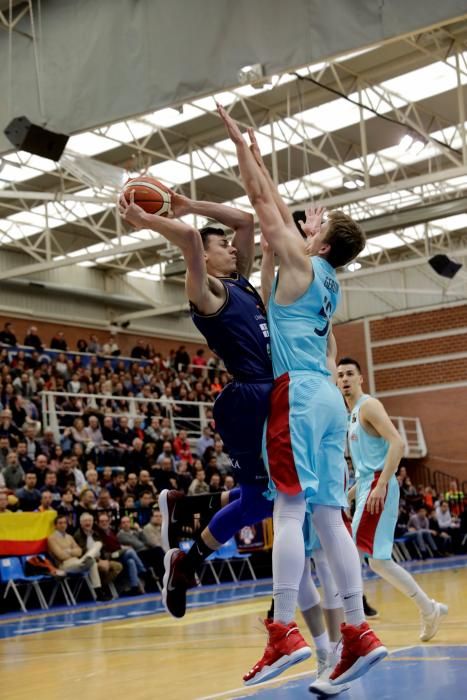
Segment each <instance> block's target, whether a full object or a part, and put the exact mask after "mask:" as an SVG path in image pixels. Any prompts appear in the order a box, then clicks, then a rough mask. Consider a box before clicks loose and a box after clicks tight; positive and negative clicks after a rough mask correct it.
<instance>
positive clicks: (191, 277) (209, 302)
mask: <svg viewBox="0 0 467 700" xmlns="http://www.w3.org/2000/svg"><path fill="white" fill-rule="evenodd" d="M118 210H119V213H120V216H121V217H122V219H123V220H124V221H126V222H128V223H129V224H131V226H133V227H134V228H136V229H142V228H147V229H150V230H152V231H155V232H156V233H160V234H161V236H163V237H164V238H166V239H167V240H168V241H170V242H171V243H173V244H174V245H176V246H177V247H178V248H180V250H181V251H182V254H183V257H184V259H185V263H186V268H187V274H186V290H187V296H188V299H189V300H190V301H192V302H193V303H194V304H195V305H196V306H197V307H198V308H199V309H202V310H203V312H204V313H211V312H212V311H211V309H212V307H213V306H216V304H217V300H216V295H215V293H213V290H212V289H211V286H210V283H209V278H208V274H207V271H206V262H205V258H204V248H203V243H202V240H201V236H200V233H199V231H198V230H197V229H195V228H194V227H193V226H189V225H188V224H186V223H184V222H183V221H174V220H173V219H168V218H166V217H163V216H158V215H157V214H148V213H147V212H145V211H144V210H143V209H142V208H141V207H140V206H138V205H137V204H135V202H134V192H133V191H132V192H130V199H129V201H127V200H126V199H125V197H124V196H123V195H122V196H121V197H120V199H119V201H118ZM220 287H222V285H220ZM214 291H215V290H214ZM214 310H215V309H214Z"/></svg>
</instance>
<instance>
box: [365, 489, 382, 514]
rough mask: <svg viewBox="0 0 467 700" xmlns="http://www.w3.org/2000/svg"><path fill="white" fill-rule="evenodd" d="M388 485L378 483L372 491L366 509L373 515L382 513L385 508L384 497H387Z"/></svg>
mask: <svg viewBox="0 0 467 700" xmlns="http://www.w3.org/2000/svg"><path fill="white" fill-rule="evenodd" d="M386 492H387V486H386V485H385V484H379V483H377V484H376V486H375V488H374V489H373V490H372V491H371V493H370V495H369V496H368V500H367V502H366V509H367V511H368V512H369V513H370V514H371V515H375V514H376V515H377V514H378V513H381V512H382V511H383V508H384V499H385V498H386Z"/></svg>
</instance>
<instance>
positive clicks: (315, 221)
mask: <svg viewBox="0 0 467 700" xmlns="http://www.w3.org/2000/svg"><path fill="white" fill-rule="evenodd" d="M326 213H327V210H326V208H325V207H308V208H307V209H305V216H306V220H305V221H300V223H301V225H302V229H303V232H304V233H305V235H306V236H310V235H312V234H314V233H318V232H319V230H320V229H321V224H322V223H323V217H324V215H325V214H326Z"/></svg>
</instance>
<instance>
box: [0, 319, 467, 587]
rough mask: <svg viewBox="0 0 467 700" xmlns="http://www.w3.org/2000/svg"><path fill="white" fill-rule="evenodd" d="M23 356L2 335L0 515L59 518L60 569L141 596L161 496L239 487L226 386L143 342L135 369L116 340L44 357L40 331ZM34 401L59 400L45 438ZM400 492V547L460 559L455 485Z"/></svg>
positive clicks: (150, 567)
mask: <svg viewBox="0 0 467 700" xmlns="http://www.w3.org/2000/svg"><path fill="white" fill-rule="evenodd" d="M24 345H27V346H28V348H26V349H24V348H22V349H20V348H18V347H17V338H16V336H15V332H14V327H13V325H12V324H11V323H6V324H5V325H4V329H3V331H1V332H0V347H1V348H2V349H1V350H0V514H1V513H3V512H5V511H7V510H8V511H13V512H15V511H39V512H43V511H49V510H52V511H55V512H56V513H57V516H61V518H60V519H59V520H58V521H57V524H56V531H55V533H54V536H53V540H52V541H51V544H50V553H51V556H52V557H53V559H54V562H55V564H56V566H57V568H58V569H60V568H63V570H69V571H71V570H72V569H73V567H74V569H76V570H81V569H82V568H83V567H85V568H87V569H89V574H90V576H91V575H92V576H91V578H92V581H93V585H94V587H95V589H96V591H97V593H96V595H97V596H98V597H99V596H102V595H104V596H105V595H107V592H106V586H107V585H108V584H109V583H111V582H112V581H113V579H114V578H115V577H118V576H121V575H123V576H125V577H126V580H127V581H128V583H129V588H128V591H129V592H130V593H131V594H137V593H138V592H140V591H141V590H142V579H143V581H144V580H146V586H147V582H148V580H149V582H150V576H152V575H154V576H155V578H156V579H157V578H160V577H161V575H162V550H161V549H160V522H159V519H160V514H159V513H158V510H157V504H158V495H159V493H160V492H161V491H162V490H163V489H165V488H175V489H179V490H180V491H182V492H184V493H186V494H189V495H198V494H204V493H210V492H212V493H214V492H218V491H221V490H230V489H232V488H234V486H235V478H234V473H233V471H232V465H231V461H230V459H229V456H228V454H226V452H225V450H224V446H223V444H222V440H221V438H220V436H219V435H218V434H217V433H216V432H215V426H214V423H213V419H212V409H211V405H212V402H213V401H214V399H215V398H216V396H217V395H218V394H219V392H220V391H221V390H222V388H223V386H224V385H225V384H226V383H227V382H228V376H227V374H226V372H225V371H223V370H222V369H221V368H220V366H219V363H218V361H217V360H216V359H215V358H210V359H209V360H207V359H206V357H205V351H204V350H203V349H199V350H198V351H197V352H196V353H195V355H194V356H193V357H190V356H189V354H188V352H187V350H186V348H185V347H184V346H183V345H182V346H180V347H179V348H178V350H172V351H171V352H170V353H169V355H168V357H163V356H162V354H161V353H158V352H156V351H155V350H154V348H152V347H151V346H148V345H147V344H146V343H145V342H144V341H143V340H140V341H138V342H137V343H136V345H135V347H134V348H133V349H132V351H131V358H122V357H120V349H119V347H118V343H117V339H116V337H115V336H114V335H110V336H109V338H108V341H107V342H106V343H104V344H103V345H102V346H101V344H100V343H99V342H98V340H97V337H96V336H95V335H90V337H89V340H88V341H86V340H84V339H82V340H80V341H78V343H77V346H78V351H77V352H79V353H81V354H77V352H74V351H70V349H69V348H68V343H67V341H66V338H65V336H64V333H63V332H57V333H56V334H55V335H54V337H53V338H52V339H51V340H50V347H49V348H44V345H43V342H42V339H41V337H40V335H39V333H38V329H37V327H36V326H31V327H30V328H29V329H28V332H27V334H26V337H25V338H24ZM42 391H53V392H55V394H54V406H55V414H56V419H57V420H56V422H55V424H54V428H53V429H52V427H50V426H51V423H50V422H49V421H50V417H51V416H50V415H49V414H48V415H47V421H45V418H46V416H44V415H43V414H42V411H43V402H42V399H41V392H42ZM90 395H91V396H90ZM199 402H201V404H200V403H199ZM200 405H201V410H200ZM47 423H48V425H49V427H47ZM398 480H399V484H400V491H401V501H400V514H399V519H398V523H397V529H396V536H406V537H407V539H408V540H413V541H414V544H415V547H414V551H415V554H416V555H418V554H420V556H422V557H425V556H430V554H433V555H434V556H442V555H445V554H449V553H451V552H454V551H460V549H461V547H462V540H463V535H464V534H465V533H466V532H467V522H466V512H467V511H464V494H463V493H462V491H460V490H459V486H458V485H457V483H456V482H454V483H452V484H451V487H450V489H449V491H448V492H446V493H444V494H441V493H436V492H435V489H434V488H433V487H432V486H426V485H424V486H419V487H418V488H415V487H414V486H413V485H412V484H411V481H410V479H409V477H408V475H407V472H406V470H405V468H404V467H401V469H400V471H399V473H398ZM193 527H194V528H195V527H196V520H195V521H194V523H193ZM158 528H159V533H158ZM60 531H63V533H65V534H66V535H67V537H71V538H72V540H73V543H74V544H73V546H72V547H71V541H69V544H70V546H69V547H68V546H67V547H64V549H65V550H66V555H67V556H66V557H64V558H61V554H60V552H59V549H57V547H56V546H55V547H54V543H55V545H56V543H57V542H59V543H62V540H61V539H60V538H61V537H62V535H60V534H57V533H60ZM63 533H62V534H63ZM190 534H192V532H187V536H190ZM62 544H63V543H62ZM96 547H97V549H98V550H99V551H98V552H97V554H96V551H95V548H96ZM159 550H160V551H159ZM89 552H91V554H90V553H89ZM67 560H71V561H67ZM67 567H68V568H67ZM70 567H71V568H70ZM91 570H92V571H91ZM148 576H149V579H148ZM143 585H145V584H144V583H143Z"/></svg>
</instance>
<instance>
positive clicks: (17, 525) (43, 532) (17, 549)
mask: <svg viewBox="0 0 467 700" xmlns="http://www.w3.org/2000/svg"><path fill="white" fill-rule="evenodd" d="M56 515H57V513H56V512H55V511H54V510H51V511H45V512H44V513H1V514H0V556H13V557H20V556H23V555H25V554H40V553H41V552H45V551H47V537H48V536H49V535H50V534H52V532H53V529H54V526H53V521H54V518H55V517H56Z"/></svg>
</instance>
